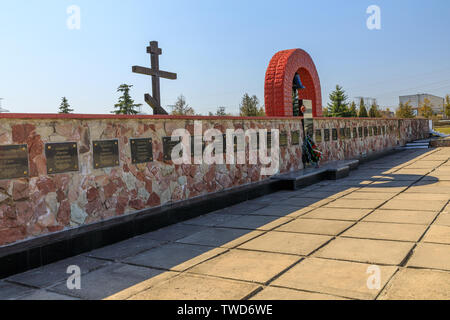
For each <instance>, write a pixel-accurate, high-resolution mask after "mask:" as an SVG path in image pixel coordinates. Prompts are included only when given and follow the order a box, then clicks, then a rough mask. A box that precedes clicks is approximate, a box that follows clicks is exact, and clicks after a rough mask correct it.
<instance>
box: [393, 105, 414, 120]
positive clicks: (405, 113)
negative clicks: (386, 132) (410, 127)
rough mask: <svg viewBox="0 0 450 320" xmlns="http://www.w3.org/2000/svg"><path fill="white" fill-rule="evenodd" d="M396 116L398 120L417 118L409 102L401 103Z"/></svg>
mask: <svg viewBox="0 0 450 320" xmlns="http://www.w3.org/2000/svg"><path fill="white" fill-rule="evenodd" d="M395 114H396V116H397V117H398V118H414V117H415V116H414V112H413V110H412V107H411V105H410V104H409V101H408V102H406V103H405V104H403V103H401V102H400V105H399V107H398V109H397V111H396V113H395Z"/></svg>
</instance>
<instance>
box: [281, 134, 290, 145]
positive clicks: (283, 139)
mask: <svg viewBox="0 0 450 320" xmlns="http://www.w3.org/2000/svg"><path fill="white" fill-rule="evenodd" d="M287 145H288V135H287V132H285V131H283V132H281V133H280V147H287Z"/></svg>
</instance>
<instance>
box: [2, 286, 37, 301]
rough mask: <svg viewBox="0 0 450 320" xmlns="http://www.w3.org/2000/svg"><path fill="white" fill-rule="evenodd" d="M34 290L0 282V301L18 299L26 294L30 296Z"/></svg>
mask: <svg viewBox="0 0 450 320" xmlns="http://www.w3.org/2000/svg"><path fill="white" fill-rule="evenodd" d="M33 291H34V289H32V288H30V287H25V286H22V285H18V284H14V283H9V282H5V281H0V300H13V299H18V298H20V297H22V296H24V295H26V294H30V293H32V292H33Z"/></svg>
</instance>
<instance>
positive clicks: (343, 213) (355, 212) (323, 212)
mask: <svg viewBox="0 0 450 320" xmlns="http://www.w3.org/2000/svg"><path fill="white" fill-rule="evenodd" d="M371 211H372V210H371V209H344V208H318V209H315V210H313V211H311V212H309V213H307V214H305V215H303V216H302V218H305V219H326V220H347V221H357V220H359V219H362V218H363V217H364V216H365V215H367V214H368V213H370V212H371Z"/></svg>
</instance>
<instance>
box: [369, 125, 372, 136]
mask: <svg viewBox="0 0 450 320" xmlns="http://www.w3.org/2000/svg"><path fill="white" fill-rule="evenodd" d="M371 136H373V127H369V137H371Z"/></svg>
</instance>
